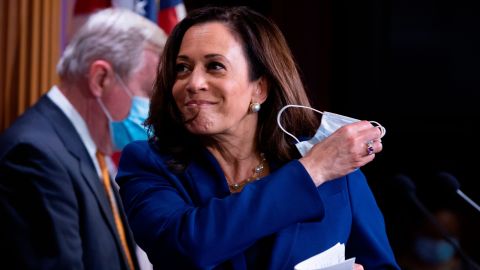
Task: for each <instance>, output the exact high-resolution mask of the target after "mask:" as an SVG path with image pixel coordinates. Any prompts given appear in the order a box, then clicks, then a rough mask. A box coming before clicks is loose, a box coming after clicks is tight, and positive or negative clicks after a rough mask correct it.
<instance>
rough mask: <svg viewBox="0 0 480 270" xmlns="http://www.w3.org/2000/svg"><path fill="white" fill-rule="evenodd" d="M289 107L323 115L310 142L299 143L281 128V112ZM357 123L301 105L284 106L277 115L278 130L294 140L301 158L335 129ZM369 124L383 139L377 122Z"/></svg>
mask: <svg viewBox="0 0 480 270" xmlns="http://www.w3.org/2000/svg"><path fill="white" fill-rule="evenodd" d="M290 107H294V108H304V109H309V110H312V111H315V112H317V113H320V114H323V116H322V120H321V122H320V127H319V128H318V129H317V132H316V133H315V135H314V136H313V137H312V138H311V139H310V140H308V141H300V140H299V139H297V137H295V136H294V135H293V134H292V133H290V132H288V131H286V130H285V129H284V128H283V126H282V124H281V121H280V117H281V115H282V113H283V111H285V109H288V108H290ZM359 121H360V120H358V119H355V118H351V117H348V116H344V115H340V114H336V113H331V112H322V111H319V110H316V109H314V108H310V107H307V106H302V105H287V106H284V107H283V108H282V109H281V110H280V111H279V112H278V114H277V124H278V126H279V127H280V129H282V131H283V132H285V133H286V134H288V135H289V136H291V137H292V138H293V139H295V141H297V143H296V144H295V146H296V147H297V149H298V151H299V152H300V154H301V155H302V157H303V156H305V154H306V153H307V152H308V151H309V150H310V149H312V147H313V146H314V145H315V144H317V143H319V142H321V141H323V140H324V139H325V138H327V137H328V136H330V134H332V133H333V132H335V131H336V130H337V129H339V128H341V127H343V126H344V125H347V124H351V123H355V122H359ZM370 123H372V125H374V126H376V127H378V128H379V129H380V131H381V132H382V134H381V137H383V136H384V135H385V133H386V129H385V128H384V127H383V126H382V125H380V124H379V123H378V122H375V121H370ZM381 137H380V138H381Z"/></svg>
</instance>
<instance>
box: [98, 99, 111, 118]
mask: <svg viewBox="0 0 480 270" xmlns="http://www.w3.org/2000/svg"><path fill="white" fill-rule="evenodd" d="M97 103H98V105H100V108H101V109H102V111H103V113H104V114H105V116H106V117H107V119H108V121H109V122H113V119H112V116H111V115H110V113H109V112H108V110H107V107H105V105H104V104H103V102H102V101H101V100H100V98H99V97H97Z"/></svg>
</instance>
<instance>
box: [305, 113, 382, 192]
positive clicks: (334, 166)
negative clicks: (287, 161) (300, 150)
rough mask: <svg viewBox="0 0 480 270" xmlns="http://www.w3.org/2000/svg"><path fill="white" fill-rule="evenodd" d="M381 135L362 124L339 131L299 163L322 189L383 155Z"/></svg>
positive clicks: (374, 129)
mask: <svg viewBox="0 0 480 270" xmlns="http://www.w3.org/2000/svg"><path fill="white" fill-rule="evenodd" d="M380 138H381V131H380V129H379V128H378V127H374V126H372V124H370V122H368V121H359V122H355V123H352V124H348V125H345V126H343V127H341V128H339V129H338V130H336V131H335V132H334V133H333V134H332V135H330V136H329V137H327V138H326V139H325V140H323V141H321V142H319V143H318V144H316V145H314V146H313V148H312V149H310V151H309V152H308V153H307V154H306V155H305V156H304V157H302V158H301V159H300V160H299V161H300V162H301V163H302V164H303V166H304V167H305V169H306V170H307V172H308V173H309V174H310V176H311V177H312V179H313V182H314V183H315V185H316V186H317V187H318V186H320V185H321V184H323V183H324V182H326V181H329V180H333V179H335V178H338V177H341V176H344V175H346V174H348V173H350V172H352V171H354V170H355V169H357V168H359V167H362V166H363V165H365V164H367V163H369V162H370V161H372V160H373V159H374V158H375V153H378V152H380V151H382V147H383V146H382V142H381V140H380Z"/></svg>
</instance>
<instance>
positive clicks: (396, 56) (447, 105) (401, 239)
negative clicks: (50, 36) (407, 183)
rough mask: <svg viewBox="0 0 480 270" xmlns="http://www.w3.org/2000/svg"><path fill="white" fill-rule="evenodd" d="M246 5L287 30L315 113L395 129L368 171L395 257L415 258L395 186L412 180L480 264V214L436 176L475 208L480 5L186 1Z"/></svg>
mask: <svg viewBox="0 0 480 270" xmlns="http://www.w3.org/2000/svg"><path fill="white" fill-rule="evenodd" d="M207 4H211V5H247V6H250V7H252V8H253V9H255V10H257V11H259V12H261V13H263V14H264V15H266V16H268V17H270V18H272V19H273V20H274V21H275V22H276V23H277V24H278V25H279V27H280V28H281V29H282V31H283V33H284V35H285V37H286V39H287V41H288V43H289V45H290V47H291V49H292V51H293V53H294V56H295V58H296V60H297V62H298V64H299V67H300V69H301V73H302V76H303V80H304V83H305V84H306V86H307V89H308V91H309V94H310V97H311V99H312V102H313V104H314V106H315V107H316V108H317V109H320V110H326V111H331V112H335V113H339V114H344V115H347V116H351V117H354V118H358V119H367V120H375V121H378V122H379V123H381V124H382V125H383V126H385V127H386V129H387V134H386V136H385V137H384V138H383V139H382V142H383V145H384V150H383V152H382V153H380V154H379V155H377V157H376V159H375V161H374V162H372V163H370V164H368V165H366V166H365V167H364V168H362V170H363V171H364V172H365V174H366V175H367V177H368V179H369V183H370V185H371V187H372V189H373V191H374V193H375V196H376V198H377V201H378V203H379V205H380V208H381V209H382V211H383V213H384V215H385V220H386V224H387V230H388V233H389V237H390V240H391V243H392V246H393V248H394V251H395V253H396V255H397V257H399V258H401V257H403V255H404V254H406V253H407V251H408V250H409V249H410V245H411V236H412V232H413V231H414V230H415V229H416V228H417V227H418V226H419V223H420V222H421V221H422V215H420V214H419V213H418V211H417V210H416V208H415V207H413V205H411V204H410V203H409V201H408V200H407V199H406V197H405V196H402V193H404V192H402V191H401V189H399V188H398V186H396V185H395V183H394V182H393V181H392V179H393V178H394V176H395V175H397V174H399V173H402V174H405V175H407V176H409V177H411V179H412V180H413V181H414V182H415V183H416V185H417V194H418V196H419V198H420V199H421V200H422V201H423V202H424V203H425V204H426V205H427V207H428V208H429V209H430V210H431V211H434V210H435V209H437V208H441V207H448V208H450V209H451V210H452V211H454V212H455V213H457V214H458V215H459V219H460V221H461V223H462V226H463V227H462V235H461V237H462V238H461V239H460V240H461V242H460V243H461V246H462V247H463V248H464V249H465V251H466V253H467V254H469V255H470V256H472V257H473V258H474V259H475V260H476V261H477V262H478V261H480V248H478V247H477V246H478V243H480V241H479V240H480V237H479V235H478V234H477V233H476V229H477V228H478V227H479V226H480V213H478V212H476V211H475V210H474V209H473V208H472V207H470V206H469V205H468V204H467V203H466V202H464V201H462V200H461V199H459V197H458V196H456V195H455V194H449V193H447V192H445V191H443V190H442V185H441V184H440V183H439V181H438V178H437V177H436V174H437V173H438V172H440V171H446V172H449V173H451V174H453V175H454V176H456V177H457V179H458V180H459V182H460V183H461V189H462V190H463V192H465V193H466V194H467V195H469V196H470V197H471V198H472V199H474V200H475V201H477V202H480V200H479V198H480V190H479V189H478V188H477V186H478V185H477V181H478V180H477V176H478V174H477V172H478V168H480V163H479V162H480V158H479V153H480V141H479V139H478V137H477V136H476V135H477V133H476V132H477V130H478V128H477V125H478V117H479V116H480V105H478V104H477V103H478V101H479V100H480V93H479V91H478V88H479V86H480V53H479V49H480V28H479V26H480V4H479V3H478V2H477V1H465V0H456V1H433V0H422V1H418V0H362V1H358V0H357V1H355V0H321V1H306V0H296V1H286V0H276V1H273V0H269V1H253V0H251V1H246V0H245V1H240V0H238V1H199V0H190V1H185V5H186V7H187V10H190V9H194V8H197V7H200V6H204V5H207Z"/></svg>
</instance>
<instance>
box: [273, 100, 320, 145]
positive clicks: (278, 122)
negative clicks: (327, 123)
mask: <svg viewBox="0 0 480 270" xmlns="http://www.w3.org/2000/svg"><path fill="white" fill-rule="evenodd" d="M292 107H293V108H303V109H310V110H312V111H315V112H317V113H320V114H323V112H321V111H319V110H316V109H314V108H311V107H308V106H303V105H293V104H292V105H286V106H284V107H283V108H282V109H280V111H278V114H277V124H278V126H279V127H280V129H281V130H282V131H283V132H285V134H287V135H289V136H290V137H292V138H293V139H294V140H295V141H297V143H299V142H300V140H298V139H297V137H295V136H294V135H293V134H292V133H290V132H288V131H286V130H285V128H283V126H282V124H281V121H280V118H281V116H282V113H283V111H285V110H286V109H288V108H292Z"/></svg>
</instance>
